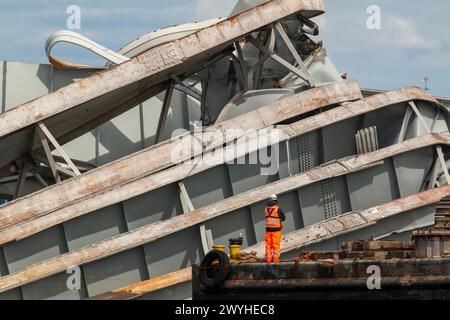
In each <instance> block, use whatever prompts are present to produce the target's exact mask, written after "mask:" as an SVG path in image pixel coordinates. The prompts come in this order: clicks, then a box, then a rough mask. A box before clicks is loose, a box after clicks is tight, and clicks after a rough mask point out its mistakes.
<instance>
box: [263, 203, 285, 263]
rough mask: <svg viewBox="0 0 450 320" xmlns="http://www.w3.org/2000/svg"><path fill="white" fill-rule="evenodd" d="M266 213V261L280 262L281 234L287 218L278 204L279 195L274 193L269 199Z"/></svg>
mask: <svg viewBox="0 0 450 320" xmlns="http://www.w3.org/2000/svg"><path fill="white" fill-rule="evenodd" d="M265 213H266V258H265V261H266V262H268V263H271V262H280V254H281V251H280V250H281V248H280V243H281V236H282V232H281V230H282V229H283V221H285V220H286V215H285V214H284V212H283V210H281V208H280V206H279V205H278V197H277V195H275V194H273V195H271V196H270V198H269V200H268V201H267V206H266V209H265Z"/></svg>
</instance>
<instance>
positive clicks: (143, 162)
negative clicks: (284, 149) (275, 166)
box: [0, 84, 445, 243]
mask: <svg viewBox="0 0 450 320" xmlns="http://www.w3.org/2000/svg"><path fill="white" fill-rule="evenodd" d="M355 86H356V84H355ZM322 88H324V90H325V89H326V88H328V89H326V90H331V89H330V87H322ZM343 88H345V87H343ZM355 89H356V88H355ZM343 90H344V89H343ZM350 91H351V90H350ZM329 94H330V95H331V93H329ZM313 96H314V95H313ZM394 97H395V98H394ZM291 98H292V97H291ZM307 100H308V99H307ZM409 100H425V101H430V102H435V103H436V100H435V99H434V98H432V97H431V96H430V95H429V94H428V93H427V92H425V91H423V90H422V89H420V88H415V87H413V88H401V89H398V90H394V91H392V92H389V93H381V94H379V95H377V96H371V97H369V98H366V99H363V100H360V101H356V102H353V103H350V104H348V105H345V106H342V107H338V108H336V109H333V110H330V111H326V112H323V113H321V114H318V115H316V116H312V117H309V118H306V119H304V120H300V121H298V122H296V123H293V124H291V125H288V126H286V127H284V128H282V129H281V132H284V133H285V134H286V136H285V137H281V138H280V142H281V141H284V140H287V139H288V138H289V139H292V138H294V137H296V136H299V135H302V134H305V133H308V132H312V131H314V130H317V129H320V128H322V127H325V126H327V125H330V124H334V123H336V122H338V121H343V120H345V119H349V118H352V117H356V116H358V115H361V114H365V113H367V112H370V111H374V110H378V109H381V108H385V107H387V106H390V105H395V104H397V103H400V102H405V101H409ZM308 101H309V100H308ZM297 103H301V102H297ZM275 107H278V108H279V109H280V110H282V109H285V108H288V107H289V104H286V103H283V102H282V101H280V102H279V103H278V104H274V105H273V106H271V107H269V109H273V108H275ZM302 108H303V107H302ZM308 110H311V107H310V108H308ZM303 111H304V112H306V111H305V110H303ZM341 112H342V116H339V115H340V113H341ZM262 114H265V113H263V112H261V111H255V113H249V114H247V115H243V116H241V117H246V118H245V119H248V121H252V120H253V121H254V120H255V119H260V121H265V120H266V119H267V120H269V119H273V117H274V114H273V110H269V111H268V113H267V114H266V116H264V117H263V116H262ZM331 115H335V116H334V118H332V117H331ZM241 117H239V118H237V119H243V118H241ZM336 117H338V119H335V118H336ZM230 122H231V123H233V122H236V119H232V120H230V121H227V122H224V123H222V124H221V125H222V128H227V127H229V126H230V125H231V124H230ZM239 122H240V123H246V122H243V121H239ZM241 126H242V125H241ZM218 127H220V126H218ZM189 137H190V136H186V135H185V136H180V137H178V138H175V139H174V141H175V142H174V145H175V146H177V145H178V146H182V145H183V139H187V138H189ZM433 137H434V138H433V139H437V137H440V138H439V139H444V140H445V138H444V137H441V136H436V135H434V136H433ZM213 138H217V139H218V141H222V140H221V139H223V137H218V136H216V137H214V136H213ZM219 138H220V139H219ZM412 141H416V140H412ZM442 141H443V140H442ZM176 142H178V144H177V143H176ZM216 142H217V141H216ZM272 142H274V141H272ZM171 143H172V142H171V141H167V142H163V143H162V144H160V145H158V146H154V147H151V148H149V149H148V150H144V151H142V152H139V153H137V154H135V155H131V156H128V157H125V158H123V159H121V160H118V161H116V162H113V163H111V164H109V165H106V166H104V167H101V168H99V169H96V170H93V171H91V172H89V173H87V174H85V175H83V176H80V177H76V178H74V179H71V180H69V181H65V182H63V183H61V184H58V185H55V186H52V187H50V188H47V189H44V190H42V191H38V192H37V193H35V194H33V195H30V196H27V197H24V198H21V199H18V200H16V201H15V202H11V203H9V204H7V205H5V206H3V207H0V216H1V217H2V218H0V229H3V230H2V232H1V233H0V239H2V240H1V241H0V243H5V241H11V240H15V239H17V238H18V239H20V238H22V237H26V236H29V235H32V234H35V233H37V232H39V231H42V230H45V229H46V228H49V227H51V226H54V225H56V224H58V223H62V222H64V221H67V220H70V219H73V218H75V217H78V216H81V215H83V214H87V213H89V212H92V211H95V210H98V209H100V208H104V207H106V206H108V205H112V204H115V203H118V202H120V201H124V200H126V199H129V198H132V197H136V196H138V195H141V194H143V193H146V192H149V191H151V190H154V189H156V188H159V187H162V186H164V185H166V184H168V183H171V182H173V181H178V180H180V179H183V178H185V177H186V175H191V174H195V173H198V172H201V171H202V170H206V169H208V168H209V167H208V166H203V167H202V166H197V167H196V169H194V170H193V167H192V164H186V163H185V164H182V165H179V166H177V167H173V168H171V169H168V170H167V172H158V173H155V174H151V173H152V171H151V168H152V163H153V162H152V161H153V160H157V161H160V160H161V158H160V157H161V156H164V154H165V153H170V151H167V149H165V148H166V147H167V146H168V145H169V146H170V144H171ZM188 143H189V144H188V146H191V143H190V142H189V141H188ZM410 143H411V142H409V141H406V142H404V144H401V146H405V145H409V144H410ZM434 143H437V144H438V143H439V142H438V141H436V142H434ZM401 146H395V145H394V146H392V147H390V149H387V150H390V152H392V151H394V150H396V148H400V149H401V150H404V149H403V147H401ZM160 148H162V150H166V151H164V152H162V151H161V149H160ZM169 150H170V149H169ZM383 150H385V149H383ZM404 152H405V151H404ZM358 158H361V159H365V157H364V156H358ZM221 159H223V157H221ZM169 162H170V161H169ZM121 163H127V164H129V165H130V167H131V168H130V170H128V169H127V170H125V169H122V170H120V171H119V170H117V169H116V165H118V164H121ZM220 163H221V162H220ZM220 163H217V165H219V164H220ZM373 163H374V162H367V163H366V165H371V164H373ZM131 164H132V165H131ZM136 164H139V165H136ZM342 165H344V166H346V168H353V167H352V163H351V162H348V161H347V162H345V163H344V164H343V163H342V162H341V163H340V162H337V163H335V164H334V166H337V167H339V166H342ZM148 166H150V167H148ZM155 166H156V169H155V167H153V169H154V171H157V169H159V170H162V169H164V168H165V166H164V165H160V163H158V162H156V164H155ZM359 169H360V170H362V169H365V168H364V167H359ZM136 170H139V171H138V172H136ZM325 170H331V171H330V172H333V170H334V169H331V165H329V166H322V167H320V170H318V171H317V170H316V171H310V172H309V173H308V174H309V176H305V177H303V180H305V181H311V180H315V179H318V178H320V177H323V176H329V173H327V172H326V171H325ZM117 174H120V175H121V176H122V177H123V180H122V181H123V182H122V183H118V184H117V186H111V185H110V184H109V183H108V177H110V176H111V175H112V176H115V175H117ZM166 174H167V175H166ZM108 175H109V176H108ZM316 175H319V176H316ZM83 179H88V180H89V179H93V180H96V181H101V185H102V186H104V187H105V189H106V190H105V191H104V192H99V193H97V194H92V193H89V192H87V191H86V190H84V189H83V186H82V183H83V181H84V180H83ZM107 187H108V188H107ZM275 191H277V190H275ZM54 194H59V195H62V196H61V197H60V198H59V199H58V201H55V198H54ZM73 194H74V195H73ZM69 195H70V196H71V198H69ZM38 198H39V199H45V198H49V199H52V200H51V201H37V200H36V199H38ZM78 199H81V200H80V201H77V200H78ZM36 208H38V210H36ZM31 210H33V213H34V215H31V214H30V213H29V212H30V211H31ZM46 215H48V216H46ZM27 221H29V222H30V223H26V222H27ZM19 225H20V227H19ZM6 228H8V229H9V230H7V229H6Z"/></svg>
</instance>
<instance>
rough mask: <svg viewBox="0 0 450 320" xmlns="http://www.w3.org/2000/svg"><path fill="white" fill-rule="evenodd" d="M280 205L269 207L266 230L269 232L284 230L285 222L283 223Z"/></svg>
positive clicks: (266, 210) (267, 209)
mask: <svg viewBox="0 0 450 320" xmlns="http://www.w3.org/2000/svg"><path fill="white" fill-rule="evenodd" d="M279 209H280V206H279V205H275V206H267V207H266V209H265V212H266V230H268V231H280V230H281V229H283V222H282V221H281V217H280V213H279V212H278V210H279Z"/></svg>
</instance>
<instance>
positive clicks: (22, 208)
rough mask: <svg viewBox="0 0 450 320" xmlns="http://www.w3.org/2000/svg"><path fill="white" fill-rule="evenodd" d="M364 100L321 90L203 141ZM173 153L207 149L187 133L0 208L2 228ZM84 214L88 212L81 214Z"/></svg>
mask: <svg viewBox="0 0 450 320" xmlns="http://www.w3.org/2000/svg"><path fill="white" fill-rule="evenodd" d="M318 96H321V97H322V99H320V100H318V99H317V97H318ZM360 98H361V91H360V88H359V86H358V84H357V82H355V81H349V82H340V83H336V84H331V85H327V86H322V87H317V88H313V89H310V90H307V91H304V92H301V93H298V94H296V95H293V96H290V97H287V98H284V99H282V100H279V101H277V102H275V103H273V104H270V105H267V106H264V107H261V108H259V109H257V110H255V111H252V112H249V113H247V114H244V115H241V116H239V117H237V118H234V119H231V120H228V121H225V122H222V123H220V124H218V125H215V126H212V128H213V129H217V130H207V131H206V132H205V133H204V134H203V137H204V138H205V139H206V140H208V138H209V139H210V140H211V141H212V143H210V145H209V148H213V147H217V146H221V145H223V144H224V143H228V142H230V141H232V140H234V139H235V138H239V137H241V136H243V135H245V134H248V131H254V130H258V129H261V128H264V127H267V126H270V125H273V124H277V123H280V122H282V121H284V120H288V119H289V118H293V117H295V116H298V115H301V114H304V113H307V112H309V111H313V110H317V109H320V108H322V107H325V106H327V105H332V104H336V103H340V102H347V101H354V100H357V99H360ZM236 128H238V129H241V130H240V131H236V130H232V131H228V133H229V134H228V135H224V134H223V132H225V130H227V129H236ZM246 131H247V132H246ZM192 146H194V147H195V150H194V152H193V151H192V149H191V148H192ZM174 150H180V151H183V156H182V157H180V159H179V161H178V162H182V161H186V160H188V159H190V158H191V156H193V155H194V156H197V155H200V154H201V153H203V152H204V151H205V147H204V146H202V145H201V144H200V143H199V142H197V141H196V137H195V135H194V134H192V133H186V134H184V135H181V136H178V137H175V138H173V139H171V140H168V141H165V142H162V143H160V144H158V145H156V146H152V147H150V148H148V149H145V150H143V151H140V152H137V153H135V154H132V155H130V156H127V157H124V158H121V159H119V160H117V161H114V162H111V163H109V164H107V165H105V166H102V167H100V168H98V169H94V170H92V171H90V172H87V173H86V174H83V175H81V176H78V177H75V178H73V179H70V180H67V181H64V182H62V183H59V184H57V185H53V186H51V187H49V188H46V189H43V190H40V191H37V192H36V193H34V194H31V195H29V196H25V197H23V198H20V199H17V200H16V201H13V202H10V203H8V204H6V205H5V206H2V207H0V229H4V228H6V227H8V226H11V225H14V224H17V223H23V222H25V221H27V220H29V219H32V218H35V217H37V216H41V215H44V214H46V213H48V212H52V211H53V212H54V211H55V210H58V209H60V208H64V207H66V206H67V205H69V204H71V203H74V202H76V201H77V200H81V201H82V202H84V203H85V201H86V200H87V198H88V197H89V196H92V195H93V194H95V193H98V192H101V191H104V190H108V189H111V188H112V187H114V186H115V185H119V186H120V185H125V184H127V183H130V182H132V181H134V180H136V179H139V178H142V177H144V176H148V175H150V174H152V173H155V172H157V171H161V170H163V169H166V168H169V167H171V166H173V165H174V164H176V163H175V162H174V159H173V157H172V154H173V153H174V152H173V151H174ZM55 194H58V195H60V197H59V198H58V199H55V197H54V195H55ZM47 198H51V199H52V200H51V201H42V199H47ZM37 199H39V200H37ZM110 200H111V199H110ZM119 201H120V200H118V201H117V202H119ZM36 213H37V214H36ZM83 213H87V212H86V211H83Z"/></svg>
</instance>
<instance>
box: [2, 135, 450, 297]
mask: <svg viewBox="0 0 450 320" xmlns="http://www.w3.org/2000/svg"><path fill="white" fill-rule="evenodd" d="M433 137H437V141H439V142H440V141H442V140H445V141H447V142H448V140H449V139H450V137H448V136H445V135H440V134H430V135H426V136H424V137H419V138H416V139H411V140H408V141H405V142H404V143H403V146H404V152H407V151H408V150H411V148H412V146H416V147H419V146H421V143H422V144H423V143H424V141H430V139H431V140H432V141H433ZM414 142H415V143H414ZM435 142H436V141H435ZM386 149H388V148H386ZM386 149H381V150H378V151H375V152H373V153H369V154H365V155H363V156H356V157H350V158H347V160H342V161H339V162H343V163H344V162H346V163H353V164H354V169H353V170H358V167H357V166H356V165H355V163H357V162H358V161H360V164H362V165H366V163H367V162H374V161H375V162H376V161H379V160H380V159H382V158H383V157H384V156H386V154H387V153H388V152H387V150H386ZM391 149H395V152H396V153H398V152H401V151H399V150H400V149H399V146H396V147H395V148H392V147H391ZM391 156H392V155H391ZM364 159H365V161H364ZM334 164H335V163H332V164H331V165H334ZM340 168H341V169H340V170H342V171H341V173H340V174H345V173H348V172H349V169H347V168H346V167H344V166H341V167H340ZM313 170H321V168H320V167H319V168H316V169H313ZM337 174H339V173H337ZM323 178H326V177H323ZM312 182H314V181H311V180H310V179H309V178H308V174H307V173H306V174H301V175H298V176H294V177H290V178H286V179H284V180H281V181H278V182H275V183H272V184H270V185H266V186H263V187H260V188H257V189H254V190H252V191H248V192H245V193H242V194H239V195H237V196H234V197H231V198H228V199H225V200H222V201H219V202H217V203H215V204H212V205H209V206H207V207H204V208H201V209H198V210H195V211H193V212H191V213H187V214H184V215H182V216H177V217H175V218H172V219H168V220H165V221H160V222H156V223H154V224H151V225H148V226H145V227H142V228H139V229H136V230H133V231H130V232H128V233H125V234H121V235H119V236H116V237H114V238H111V239H108V240H104V241H101V242H98V243H95V244H92V245H89V246H87V247H84V248H81V249H78V250H75V251H73V252H70V253H67V254H64V255H60V256H58V257H55V258H51V259H48V260H47V261H44V262H40V263H36V264H34V265H31V266H29V267H27V268H25V269H24V270H22V271H19V272H17V273H14V274H11V275H8V276H5V277H2V278H0V292H4V291H7V290H10V289H13V288H16V287H18V286H21V285H25V284H27V283H30V282H33V281H37V280H40V279H43V278H46V277H49V276H51V275H54V274H57V273H59V272H62V271H64V270H66V269H67V268H68V267H70V266H73V265H83V264H86V263H89V262H92V261H96V260H99V259H102V258H105V257H108V256H111V255H114V254H117V253H119V252H122V251H126V250H129V249H132V248H135V247H138V246H140V245H143V244H146V243H149V242H152V241H155V240H157V239H160V238H162V237H164V236H167V235H170V234H173V233H175V232H178V231H180V230H183V229H186V228H188V227H191V226H194V225H197V224H200V223H203V222H205V221H207V220H210V219H212V218H215V217H218V216H220V215H223V214H226V213H229V212H232V211H234V210H236V209H239V208H241V207H243V206H248V205H251V204H254V203H257V202H259V201H263V200H264V199H266V198H267V197H268V195H270V194H272V193H274V190H276V191H277V192H278V193H283V192H287V191H290V190H294V189H297V188H298V187H299V186H303V185H307V184H310V183H312ZM446 196H450V186H445V187H441V188H439V189H434V190H430V191H426V192H423V193H420V194H416V195H414V196H410V197H407V198H403V199H398V200H396V201H392V202H389V203H387V204H384V205H380V206H377V207H375V208H371V209H368V210H364V211H360V212H353V213H348V214H344V215H341V216H339V217H336V218H334V219H331V220H327V221H324V222H322V223H320V224H317V225H314V226H311V227H308V228H306V229H303V230H301V231H298V232H295V233H292V234H288V235H286V236H285V237H284V238H283V245H282V249H283V250H284V251H286V250H291V249H290V248H292V249H293V248H296V247H299V246H303V245H305V244H306V243H308V244H310V243H315V242H318V241H322V240H325V239H328V238H332V237H335V236H336V235H339V234H342V233H346V232H349V231H354V230H357V229H358V228H363V227H365V226H368V225H370V224H372V223H376V222H377V221H378V220H381V219H384V218H386V217H389V216H391V215H394V214H398V213H401V212H404V211H408V210H412V209H415V208H418V207H422V206H426V205H428V204H432V203H436V202H439V201H440V199H442V198H444V197H446ZM417 199H420V201H418V200H417ZM391 208H395V210H392V209H391ZM336 222H337V223H336ZM332 224H333V227H331V225H332ZM339 225H341V227H339ZM2 234H3V232H2ZM261 250H262V245H261V244H259V245H258V246H256V247H252V248H250V249H248V250H245V252H248V251H258V252H259V253H260V252H261Z"/></svg>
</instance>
